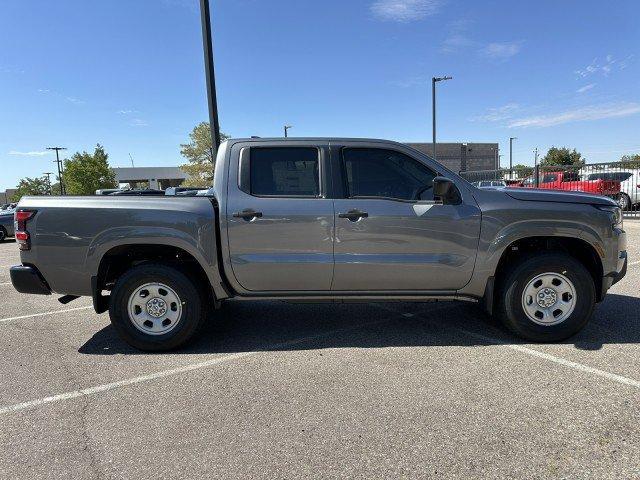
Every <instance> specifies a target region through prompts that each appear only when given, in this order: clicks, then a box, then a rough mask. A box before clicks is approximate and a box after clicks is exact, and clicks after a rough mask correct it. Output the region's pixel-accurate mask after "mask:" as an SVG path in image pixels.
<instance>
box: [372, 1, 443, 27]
mask: <svg viewBox="0 0 640 480" xmlns="http://www.w3.org/2000/svg"><path fill="white" fill-rule="evenodd" d="M442 3H443V2H442V1H441V0H376V1H375V2H374V3H373V4H372V5H371V13H373V15H374V16H375V17H376V18H378V19H380V20H388V21H393V22H411V21H415V20H421V19H423V18H425V17H428V16H430V15H434V14H436V13H437V12H438V10H439V9H440V7H441V6H442Z"/></svg>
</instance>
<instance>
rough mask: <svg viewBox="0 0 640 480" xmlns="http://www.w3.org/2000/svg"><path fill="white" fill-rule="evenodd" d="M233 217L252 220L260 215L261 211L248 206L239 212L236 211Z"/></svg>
mask: <svg viewBox="0 0 640 480" xmlns="http://www.w3.org/2000/svg"><path fill="white" fill-rule="evenodd" d="M233 216H234V217H235V218H242V219H244V220H253V219H254V218H260V217H262V212H256V211H255V210H252V209H250V208H246V209H244V210H243V211H241V212H236V213H234V214H233Z"/></svg>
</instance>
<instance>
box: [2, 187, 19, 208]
mask: <svg viewBox="0 0 640 480" xmlns="http://www.w3.org/2000/svg"><path fill="white" fill-rule="evenodd" d="M17 191H18V189H17V188H7V189H6V190H5V191H4V192H0V204H5V203H10V202H11V197H13V195H14V194H15V193H16V192H17Z"/></svg>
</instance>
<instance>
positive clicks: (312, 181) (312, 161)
mask: <svg viewBox="0 0 640 480" xmlns="http://www.w3.org/2000/svg"><path fill="white" fill-rule="evenodd" d="M248 160H249V165H248V170H249V175H248V178H246V177H245V180H244V183H248V185H242V187H244V188H243V190H245V191H246V190H248V192H247V193H250V194H251V195H254V196H258V197H319V196H320V157H319V150H318V149H317V148H315V147H251V148H250V151H249V159H248ZM242 168H246V167H244V166H243V167H242ZM247 180H248V182H247Z"/></svg>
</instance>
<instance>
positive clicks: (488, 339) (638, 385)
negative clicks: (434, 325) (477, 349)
mask: <svg viewBox="0 0 640 480" xmlns="http://www.w3.org/2000/svg"><path fill="white" fill-rule="evenodd" d="M378 306H379V307H380V308H382V309H384V310H387V311H389V312H397V311H396V310H393V309H391V308H388V307H383V306H380V305H378ZM397 313H400V312H397ZM402 315H403V316H404V314H402ZM417 316H418V317H420V318H421V319H423V320H427V321H429V322H433V321H432V320H430V319H425V318H424V317H423V316H422V315H417ZM453 328H454V329H455V330H457V331H459V332H461V333H464V334H465V335H467V336H469V337H473V338H475V339H477V340H482V341H483V342H487V343H491V344H495V345H500V346H503V347H507V348H510V349H512V350H516V351H517V352H520V353H526V354H527V355H531V356H534V357H538V358H542V359H544V360H548V361H550V362H553V363H557V364H558V365H562V366H565V367H569V368H573V369H574V370H579V371H581V372H586V373H591V374H593V375H597V376H599V377H603V378H606V379H608V380H613V381H614V382H618V383H621V384H623V385H629V386H632V387H635V388H640V381H638V380H634V379H632V378H628V377H625V376H622V375H617V374H615V373H611V372H607V371H605V370H600V369H598V368H593V367H589V366H587V365H583V364H582V363H578V362H572V361H571V360H567V359H566V358H562V357H556V356H555V355H551V354H549V353H544V352H540V351H538V350H534V349H533V348H528V347H525V346H523V345H514V344H511V343H507V342H505V341H502V340H500V339H497V338H494V337H489V336H486V335H482V334H479V333H475V332H471V331H469V330H465V329H463V328H458V327H453Z"/></svg>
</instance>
